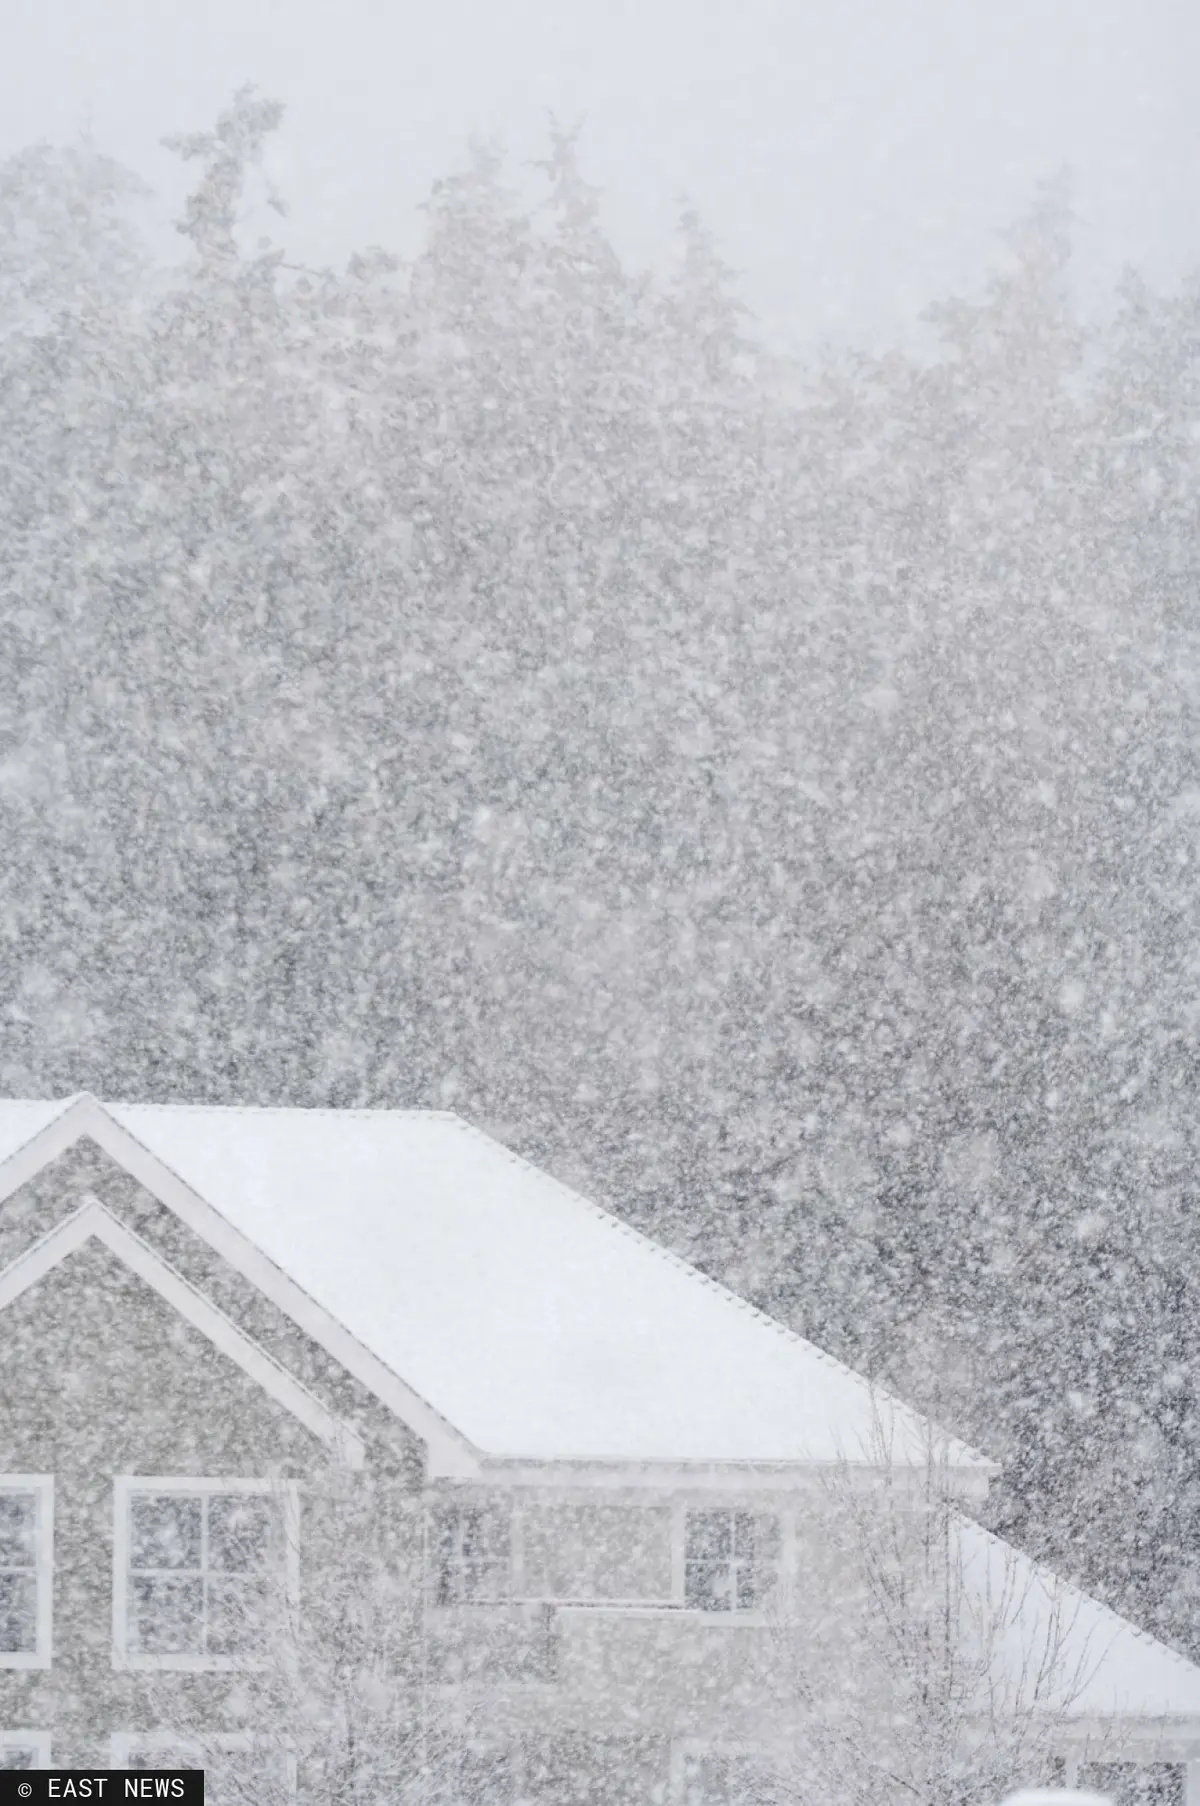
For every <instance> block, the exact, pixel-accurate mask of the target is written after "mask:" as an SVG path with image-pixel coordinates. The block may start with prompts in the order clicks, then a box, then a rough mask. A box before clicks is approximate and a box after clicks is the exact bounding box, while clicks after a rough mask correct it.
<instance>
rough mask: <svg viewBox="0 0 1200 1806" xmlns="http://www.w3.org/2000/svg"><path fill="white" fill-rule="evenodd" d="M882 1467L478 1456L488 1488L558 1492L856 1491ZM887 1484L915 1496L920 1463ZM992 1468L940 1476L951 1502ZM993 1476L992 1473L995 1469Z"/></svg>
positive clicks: (983, 1490)
mask: <svg viewBox="0 0 1200 1806" xmlns="http://www.w3.org/2000/svg"><path fill="white" fill-rule="evenodd" d="M883 1471H884V1470H883V1469H882V1468H881V1467H880V1466H878V1465H873V1464H871V1463H868V1462H839V1461H795V1462H751V1461H728V1462H716V1461H695V1462H687V1461H665V1460H664V1461H646V1460H641V1459H631V1460H628V1461H603V1462H600V1461H588V1460H578V1461H571V1460H529V1459H524V1460H522V1459H520V1458H519V1457H513V1458H512V1459H509V1458H508V1457H505V1456H486V1455H485V1456H484V1457H483V1458H482V1460H481V1462H480V1468H479V1473H478V1475H477V1476H463V1477H464V1478H479V1479H482V1480H485V1481H486V1482H487V1483H488V1484H489V1485H493V1486H505V1487H532V1488H536V1487H548V1488H553V1489H555V1490H558V1491H561V1490H563V1489H564V1488H566V1489H572V1488H574V1489H578V1490H579V1491H588V1492H591V1491H602V1492H618V1491H625V1492H628V1491H637V1492H646V1491H658V1492H719V1493H736V1492H746V1493H762V1492H781V1493H783V1492H816V1491H819V1490H821V1489H822V1488H824V1487H827V1486H828V1485H829V1484H830V1482H831V1481H834V1480H836V1481H837V1483H838V1484H839V1485H848V1486H850V1487H852V1488H853V1489H854V1490H855V1491H862V1492H869V1491H871V1490H872V1489H873V1488H875V1487H877V1486H878V1485H879V1481H880V1476H881V1473H882V1472H883ZM886 1471H887V1474H888V1478H889V1482H890V1483H891V1484H892V1485H893V1486H895V1487H897V1488H898V1489H899V1490H901V1491H903V1490H904V1489H905V1488H906V1487H910V1486H911V1488H912V1490H913V1491H914V1492H919V1491H920V1490H921V1489H922V1487H923V1486H924V1485H925V1484H926V1479H927V1473H926V1469H925V1468H924V1467H923V1466H920V1465H916V1466H914V1467H913V1468H912V1469H911V1470H910V1469H907V1468H905V1467H903V1466H901V1465H899V1464H897V1465H895V1466H893V1467H891V1468H889V1469H887V1470H886ZM991 1471H993V1470H985V1471H983V1472H980V1471H979V1470H977V1469H967V1470H963V1469H957V1470H953V1471H952V1473H951V1474H950V1475H949V1476H947V1478H948V1480H949V1485H950V1489H951V1491H952V1492H953V1493H954V1496H955V1497H956V1498H966V1499H976V1498H978V1499H985V1498H986V1497H987V1489H988V1481H989V1479H990V1476H991ZM994 1471H998V1470H994Z"/></svg>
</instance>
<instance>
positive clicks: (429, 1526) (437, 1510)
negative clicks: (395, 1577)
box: [425, 1498, 518, 1612]
mask: <svg viewBox="0 0 1200 1806" xmlns="http://www.w3.org/2000/svg"><path fill="white" fill-rule="evenodd" d="M468 1514H471V1515H473V1516H476V1517H478V1518H479V1519H480V1520H481V1521H482V1525H483V1532H484V1538H485V1543H484V1548H485V1551H487V1552H486V1553H485V1554H484V1555H483V1556H482V1557H481V1558H480V1559H479V1560H478V1561H477V1562H472V1561H471V1560H469V1559H458V1560H453V1559H452V1560H451V1561H450V1563H449V1564H448V1565H444V1564H443V1551H442V1548H441V1536H442V1530H441V1525H442V1522H443V1521H444V1520H445V1519H447V1518H463V1517H465V1516H467V1515H468ZM515 1518H516V1513H515V1512H514V1511H513V1509H512V1506H511V1503H508V1502H506V1503H505V1504H504V1505H503V1506H501V1505H498V1504H497V1503H496V1502H494V1501H493V1500H490V1499H483V1500H481V1499H478V1498H474V1499H455V1498H450V1499H443V1498H434V1499H432V1500H431V1501H430V1506H429V1511H428V1515H427V1519H426V1532H425V1535H426V1542H427V1546H428V1554H427V1558H426V1569H427V1574H428V1579H427V1583H426V1584H427V1585H428V1588H429V1595H428V1596H429V1603H430V1604H431V1605H432V1606H433V1607H434V1609H435V1610H437V1611H443V1612H454V1611H472V1610H475V1609H477V1608H483V1609H485V1610H486V1608H487V1607H488V1606H507V1605H514V1604H516V1603H518V1600H517V1588H516V1584H515V1582H516V1562H515V1560H514V1556H515V1544H516V1532H515ZM489 1537H490V1538H493V1539H495V1540H496V1541H498V1542H499V1544H500V1545H501V1547H500V1553H499V1554H498V1555H497V1554H496V1553H494V1552H493V1549H492V1547H489V1544H488V1541H487V1539H488V1538H489ZM474 1569H478V1570H480V1571H482V1572H484V1573H487V1572H489V1571H491V1572H494V1573H495V1574H497V1575H498V1576H499V1577H500V1587H499V1589H498V1590H496V1591H493V1592H483V1593H469V1594H465V1595H462V1596H449V1597H446V1596H443V1590H442V1579H443V1575H444V1574H446V1573H457V1574H460V1575H462V1574H466V1573H470V1572H472V1571H473V1570H474Z"/></svg>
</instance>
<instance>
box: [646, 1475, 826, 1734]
mask: <svg viewBox="0 0 1200 1806" xmlns="http://www.w3.org/2000/svg"><path fill="white" fill-rule="evenodd" d="M718 1512H719V1513H723V1514H724V1515H725V1516H727V1517H731V1518H735V1519H736V1518H737V1517H739V1516H744V1517H750V1518H754V1519H760V1520H761V1519H769V1520H770V1521H771V1522H772V1523H773V1524H774V1526H775V1532H774V1534H775V1541H776V1555H775V1559H774V1561H773V1562H772V1563H771V1564H770V1569H771V1571H773V1574H774V1585H773V1587H771V1588H768V1589H767V1590H766V1593H765V1595H764V1596H763V1597H762V1598H759V1599H756V1600H755V1603H754V1604H753V1605H748V1606H739V1605H738V1604H736V1603H734V1604H732V1605H730V1606H729V1607H728V1609H726V1608H725V1607H719V1608H714V1607H711V1606H703V1605H690V1604H689V1603H688V1596H687V1569H688V1554H687V1534H688V1519H689V1517H692V1516H693V1515H696V1516H698V1515H700V1514H705V1515H707V1514H710V1513H718ZM672 1531H673V1549H672V1556H673V1566H674V1570H675V1572H674V1577H673V1579H674V1586H673V1592H674V1597H675V1601H676V1604H677V1606H678V1609H679V1610H680V1611H681V1612H683V1613H685V1614H686V1615H687V1616H688V1617H689V1618H700V1619H703V1620H704V1621H705V1622H706V1623H710V1624H764V1623H766V1622H767V1620H768V1619H769V1618H772V1617H774V1616H778V1615H779V1614H780V1613H781V1612H783V1613H785V1614H786V1608H787V1604H788V1600H789V1595H790V1592H791V1584H790V1583H791V1578H792V1572H793V1569H794V1565H795V1551H794V1541H795V1522H794V1517H793V1514H792V1513H791V1512H789V1511H787V1510H784V1509H782V1508H779V1507H777V1508H775V1509H772V1508H771V1507H770V1506H766V1505H762V1504H760V1503H758V1502H757V1501H755V1502H754V1503H750V1502H749V1501H747V1500H731V1499H729V1498H728V1497H726V1498H724V1499H698V1498H690V1499H686V1500H683V1501H682V1502H681V1503H680V1505H679V1507H678V1509H677V1512H676V1516H675V1522H674V1524H673V1526H672ZM737 1563H738V1557H737V1556H736V1555H735V1556H733V1557H731V1559H730V1566H731V1568H732V1567H735V1566H736V1564H737ZM748 1565H751V1566H752V1567H753V1565H754V1564H748ZM737 1753H743V1752H737Z"/></svg>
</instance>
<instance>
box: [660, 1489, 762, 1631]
mask: <svg viewBox="0 0 1200 1806" xmlns="http://www.w3.org/2000/svg"><path fill="white" fill-rule="evenodd" d="M778 1572H779V1520H778V1518H775V1517H771V1516H769V1515H764V1514H762V1513H759V1512H754V1511H732V1510H728V1509H724V1508H722V1509H719V1510H705V1511H689V1512H688V1513H687V1516H686V1519H685V1522H684V1564H683V1593H684V1604H685V1605H686V1606H687V1607H688V1608H689V1610H691V1611H696V1612H752V1611H757V1610H760V1609H761V1608H762V1607H763V1606H764V1605H766V1604H767V1602H768V1600H769V1599H770V1596H771V1593H772V1591H773V1588H774V1586H775V1581H776V1577H777V1575H778Z"/></svg>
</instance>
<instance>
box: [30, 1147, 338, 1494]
mask: <svg viewBox="0 0 1200 1806" xmlns="http://www.w3.org/2000/svg"><path fill="white" fill-rule="evenodd" d="M56 1126H57V1125H56ZM88 1241H97V1242H100V1243H101V1244H102V1245H103V1246H104V1247H105V1248H107V1249H108V1250H109V1252H110V1253H111V1254H114V1255H115V1256H116V1258H117V1259H118V1260H119V1261H120V1262H121V1263H122V1264H123V1265H124V1266H126V1267H128V1268H129V1270H130V1271H131V1272H132V1273H135V1274H136V1275H137V1277H138V1278H139V1279H141V1280H144V1281H145V1283H146V1284H147V1285H148V1286H150V1287H152V1289H153V1290H154V1291H155V1292H157V1293H158V1295H159V1297H160V1298H162V1299H163V1300H164V1301H165V1302H166V1303H167V1304H169V1305H170V1306H171V1308H172V1309H173V1310H175V1311H177V1312H178V1313H179V1315H180V1316H181V1317H183V1318H184V1319H185V1321H186V1322H188V1323H190V1324H191V1325H192V1328H193V1329H196V1330H199V1332H200V1333H201V1335H203V1336H205V1337H206V1338H207V1339H208V1341H210V1342H211V1343H212V1345H213V1347H214V1348H217V1349H219V1351H220V1352H221V1353H222V1354H223V1355H226V1356H228V1358H229V1359H230V1360H231V1361H233V1362H234V1363H235V1364H236V1365H237V1366H238V1367H240V1368H241V1370H242V1372H243V1373H245V1374H246V1375H247V1376H248V1377H249V1378H250V1379H252V1380H253V1381H254V1382H255V1384H256V1385H258V1386H260V1387H261V1388H262V1390H263V1391H264V1392H265V1393H267V1395H268V1396H269V1397H270V1398H273V1399H274V1400H275V1402H276V1404H279V1405H282V1406H283V1407H284V1409H285V1410H286V1411H288V1412H290V1414H291V1415H292V1416H293V1417H295V1418H296V1419H297V1420H298V1421H299V1422H300V1423H302V1424H303V1425H304V1427H305V1429H307V1430H310V1431H311V1432H312V1434H313V1435H314V1436H316V1437H318V1438H319V1440H320V1441H321V1442H323V1443H325V1445H326V1447H328V1448H330V1449H332V1450H333V1452H334V1453H335V1454H336V1455H337V1457H338V1459H339V1460H341V1461H343V1462H345V1464H346V1465H347V1466H349V1467H353V1468H358V1467H361V1466H362V1464H363V1461H364V1459H365V1456H366V1449H365V1446H364V1444H363V1440H362V1438H361V1437H360V1436H359V1435H357V1434H356V1432H355V1431H354V1430H352V1429H350V1427H349V1426H348V1425H347V1424H344V1423H343V1422H342V1421H341V1419H340V1418H339V1417H336V1416H335V1415H334V1414H333V1412H332V1411H330V1410H328V1409H327V1407H326V1406H325V1405H323V1404H322V1403H321V1401H320V1399H319V1398H317V1397H316V1395H315V1394H314V1393H312V1392H310V1391H309V1390H308V1388H307V1386H304V1385H302V1384H301V1382H300V1381H299V1380H298V1379H296V1378H295V1376H294V1375H293V1374H290V1373H289V1372H288V1371H287V1369H286V1368H285V1367H281V1366H280V1364H279V1362H278V1361H276V1360H274V1359H273V1358H272V1357H271V1356H270V1355H269V1354H268V1353H267V1352H266V1350H265V1349H263V1348H260V1347H259V1345H258V1343H256V1342H252V1341H251V1340H250V1338H249V1336H247V1335H245V1334H244V1333H243V1331H242V1330H240V1329H239V1328H238V1326H237V1325H236V1323H234V1322H232V1321H231V1319H230V1318H228V1317H226V1316H225V1315H224V1313H223V1312H221V1311H219V1310H218V1309H217V1307H216V1305H214V1304H213V1303H211V1302H210V1300H209V1299H207V1298H205V1297H204V1295H203V1293H202V1292H199V1291H197V1290H196V1288H195V1286H193V1285H192V1284H191V1283H190V1282H189V1281H188V1280H186V1279H184V1278H183V1277H182V1275H181V1274H179V1273H177V1272H176V1271H175V1269H174V1268H173V1267H170V1266H168V1265H167V1263H166V1261H164V1260H163V1258H162V1256H161V1255H160V1254H158V1253H157V1252H156V1251H155V1250H154V1249H153V1248H151V1247H150V1245H149V1243H148V1242H144V1241H143V1240H142V1238H141V1237H140V1236H139V1235H137V1234H135V1232H134V1231H133V1230H132V1229H130V1228H128V1227H127V1226H126V1224H124V1223H122V1222H120V1221H118V1219H117V1218H116V1217H114V1216H113V1214H112V1212H111V1211H110V1210H108V1209H107V1208H106V1206H105V1205H103V1204H102V1203H101V1202H100V1200H99V1198H92V1197H89V1198H87V1199H86V1200H85V1202H84V1203H83V1204H82V1205H81V1206H80V1208H79V1209H78V1210H76V1211H74V1212H73V1213H72V1214H71V1215H70V1216H69V1217H67V1218H65V1219H64V1221H62V1222H61V1223H57V1224H56V1225H55V1227H54V1228H53V1229H51V1230H50V1231H49V1233H48V1234H46V1235H44V1236H43V1237H42V1238H41V1240H40V1241H38V1242H35V1243H34V1244H33V1246H32V1247H31V1248H27V1249H26V1250H25V1251H24V1253H23V1254H19V1255H18V1256H17V1258H16V1260H14V1261H13V1262H12V1264H11V1265H10V1266H8V1267H6V1268H5V1269H4V1271H3V1272H0V1310H3V1309H4V1308H5V1307H6V1306H7V1305H10V1304H12V1303H13V1301H14V1300H15V1299H17V1298H20V1297H21V1296H22V1294H23V1293H24V1292H27V1291H28V1290H29V1288H30V1286H32V1285H36V1284H37V1282H38V1280H40V1279H44V1278H45V1276H46V1275H47V1274H48V1273H50V1272H52V1271H53V1269H54V1268H55V1267H57V1266H59V1265H60V1264H61V1263H62V1262H63V1261H64V1260H66V1259H67V1258H68V1257H69V1256H70V1255H72V1254H74V1253H76V1252H77V1251H78V1250H79V1249H80V1248H82V1247H83V1245H84V1244H85V1243H86V1242H88Z"/></svg>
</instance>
